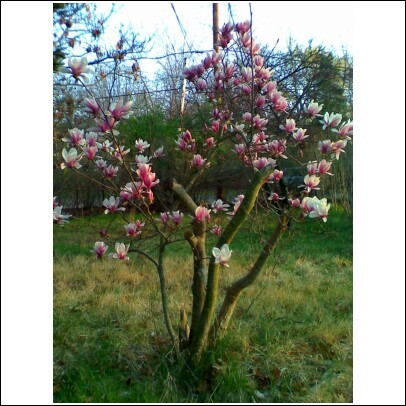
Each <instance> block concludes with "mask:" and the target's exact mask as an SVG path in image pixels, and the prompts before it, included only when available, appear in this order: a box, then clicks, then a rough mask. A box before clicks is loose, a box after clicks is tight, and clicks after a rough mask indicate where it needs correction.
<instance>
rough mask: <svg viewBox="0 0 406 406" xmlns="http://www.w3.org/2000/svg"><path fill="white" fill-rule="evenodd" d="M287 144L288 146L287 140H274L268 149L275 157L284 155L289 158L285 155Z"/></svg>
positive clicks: (283, 156)
mask: <svg viewBox="0 0 406 406" xmlns="http://www.w3.org/2000/svg"><path fill="white" fill-rule="evenodd" d="M285 146H286V141H285V140H273V141H272V142H270V143H269V144H268V147H267V148H268V151H269V153H270V154H271V155H273V156H274V157H278V156H280V157H282V158H285V159H286V158H287V156H286V155H284V154H283V153H284V151H285Z"/></svg>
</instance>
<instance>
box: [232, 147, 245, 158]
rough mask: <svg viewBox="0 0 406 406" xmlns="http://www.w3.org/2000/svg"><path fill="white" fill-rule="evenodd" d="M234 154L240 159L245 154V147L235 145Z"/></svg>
mask: <svg viewBox="0 0 406 406" xmlns="http://www.w3.org/2000/svg"><path fill="white" fill-rule="evenodd" d="M234 152H235V153H236V154H237V156H238V157H241V156H242V155H244V154H245V153H246V152H247V146H246V145H245V144H235V145H234Z"/></svg>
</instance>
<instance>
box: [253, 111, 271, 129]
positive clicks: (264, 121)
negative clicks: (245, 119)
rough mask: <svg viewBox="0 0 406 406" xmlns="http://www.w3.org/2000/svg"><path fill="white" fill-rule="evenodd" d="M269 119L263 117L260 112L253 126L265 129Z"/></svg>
mask: <svg viewBox="0 0 406 406" xmlns="http://www.w3.org/2000/svg"><path fill="white" fill-rule="evenodd" d="M267 123H268V120H267V119H265V118H261V117H260V116H259V115H258V114H257V115H256V116H255V117H254V119H253V123H252V124H253V126H254V128H259V129H261V130H265V128H266V127H265V126H266V125H267Z"/></svg>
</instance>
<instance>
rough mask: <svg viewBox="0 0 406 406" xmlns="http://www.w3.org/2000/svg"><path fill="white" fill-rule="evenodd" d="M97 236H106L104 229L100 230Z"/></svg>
mask: <svg viewBox="0 0 406 406" xmlns="http://www.w3.org/2000/svg"><path fill="white" fill-rule="evenodd" d="M99 234H100V236H101V237H105V236H106V235H107V230H106V229H104V228H101V229H100V230H99Z"/></svg>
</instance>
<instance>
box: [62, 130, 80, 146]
mask: <svg viewBox="0 0 406 406" xmlns="http://www.w3.org/2000/svg"><path fill="white" fill-rule="evenodd" d="M68 132H69V135H70V137H69V138H66V137H65V138H62V141H64V142H67V143H69V145H71V146H81V145H84V144H85V142H86V141H85V140H84V139H83V135H84V131H83V130H79V129H78V128H73V129H72V130H68Z"/></svg>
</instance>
